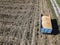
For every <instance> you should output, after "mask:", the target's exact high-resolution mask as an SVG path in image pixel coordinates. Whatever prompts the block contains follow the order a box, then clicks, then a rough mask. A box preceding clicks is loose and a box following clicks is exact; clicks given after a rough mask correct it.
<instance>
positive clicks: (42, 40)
mask: <svg viewBox="0 0 60 45" xmlns="http://www.w3.org/2000/svg"><path fill="white" fill-rule="evenodd" d="M51 7H52V6H51V4H50V1H49V0H0V45H60V44H59V43H60V42H59V41H60V40H59V38H60V37H59V34H56V35H54V34H42V33H40V30H39V28H40V27H39V25H41V24H40V21H39V20H40V17H39V16H40V14H41V10H42V11H44V12H46V13H47V12H48V14H49V15H51V18H52V19H57V18H56V16H55V13H53V12H54V10H53V11H52V8H51ZM54 24H55V23H54ZM55 27H56V26H55ZM54 33H55V32H54Z"/></svg>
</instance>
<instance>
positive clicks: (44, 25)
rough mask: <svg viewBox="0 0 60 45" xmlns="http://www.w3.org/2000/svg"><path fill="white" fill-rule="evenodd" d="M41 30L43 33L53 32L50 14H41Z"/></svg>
mask: <svg viewBox="0 0 60 45" xmlns="http://www.w3.org/2000/svg"><path fill="white" fill-rule="evenodd" d="M40 21H41V22H40V24H41V26H40V32H41V33H51V32H52V23H51V18H50V15H48V14H45V15H44V14H41V20H40Z"/></svg>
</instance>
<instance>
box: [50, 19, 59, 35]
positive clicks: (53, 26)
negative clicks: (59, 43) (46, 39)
mask: <svg viewBox="0 0 60 45" xmlns="http://www.w3.org/2000/svg"><path fill="white" fill-rule="evenodd" d="M51 22H52V28H53V30H52V33H51V34H52V35H57V34H59V27H58V23H57V20H56V19H52V20H51Z"/></svg>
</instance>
